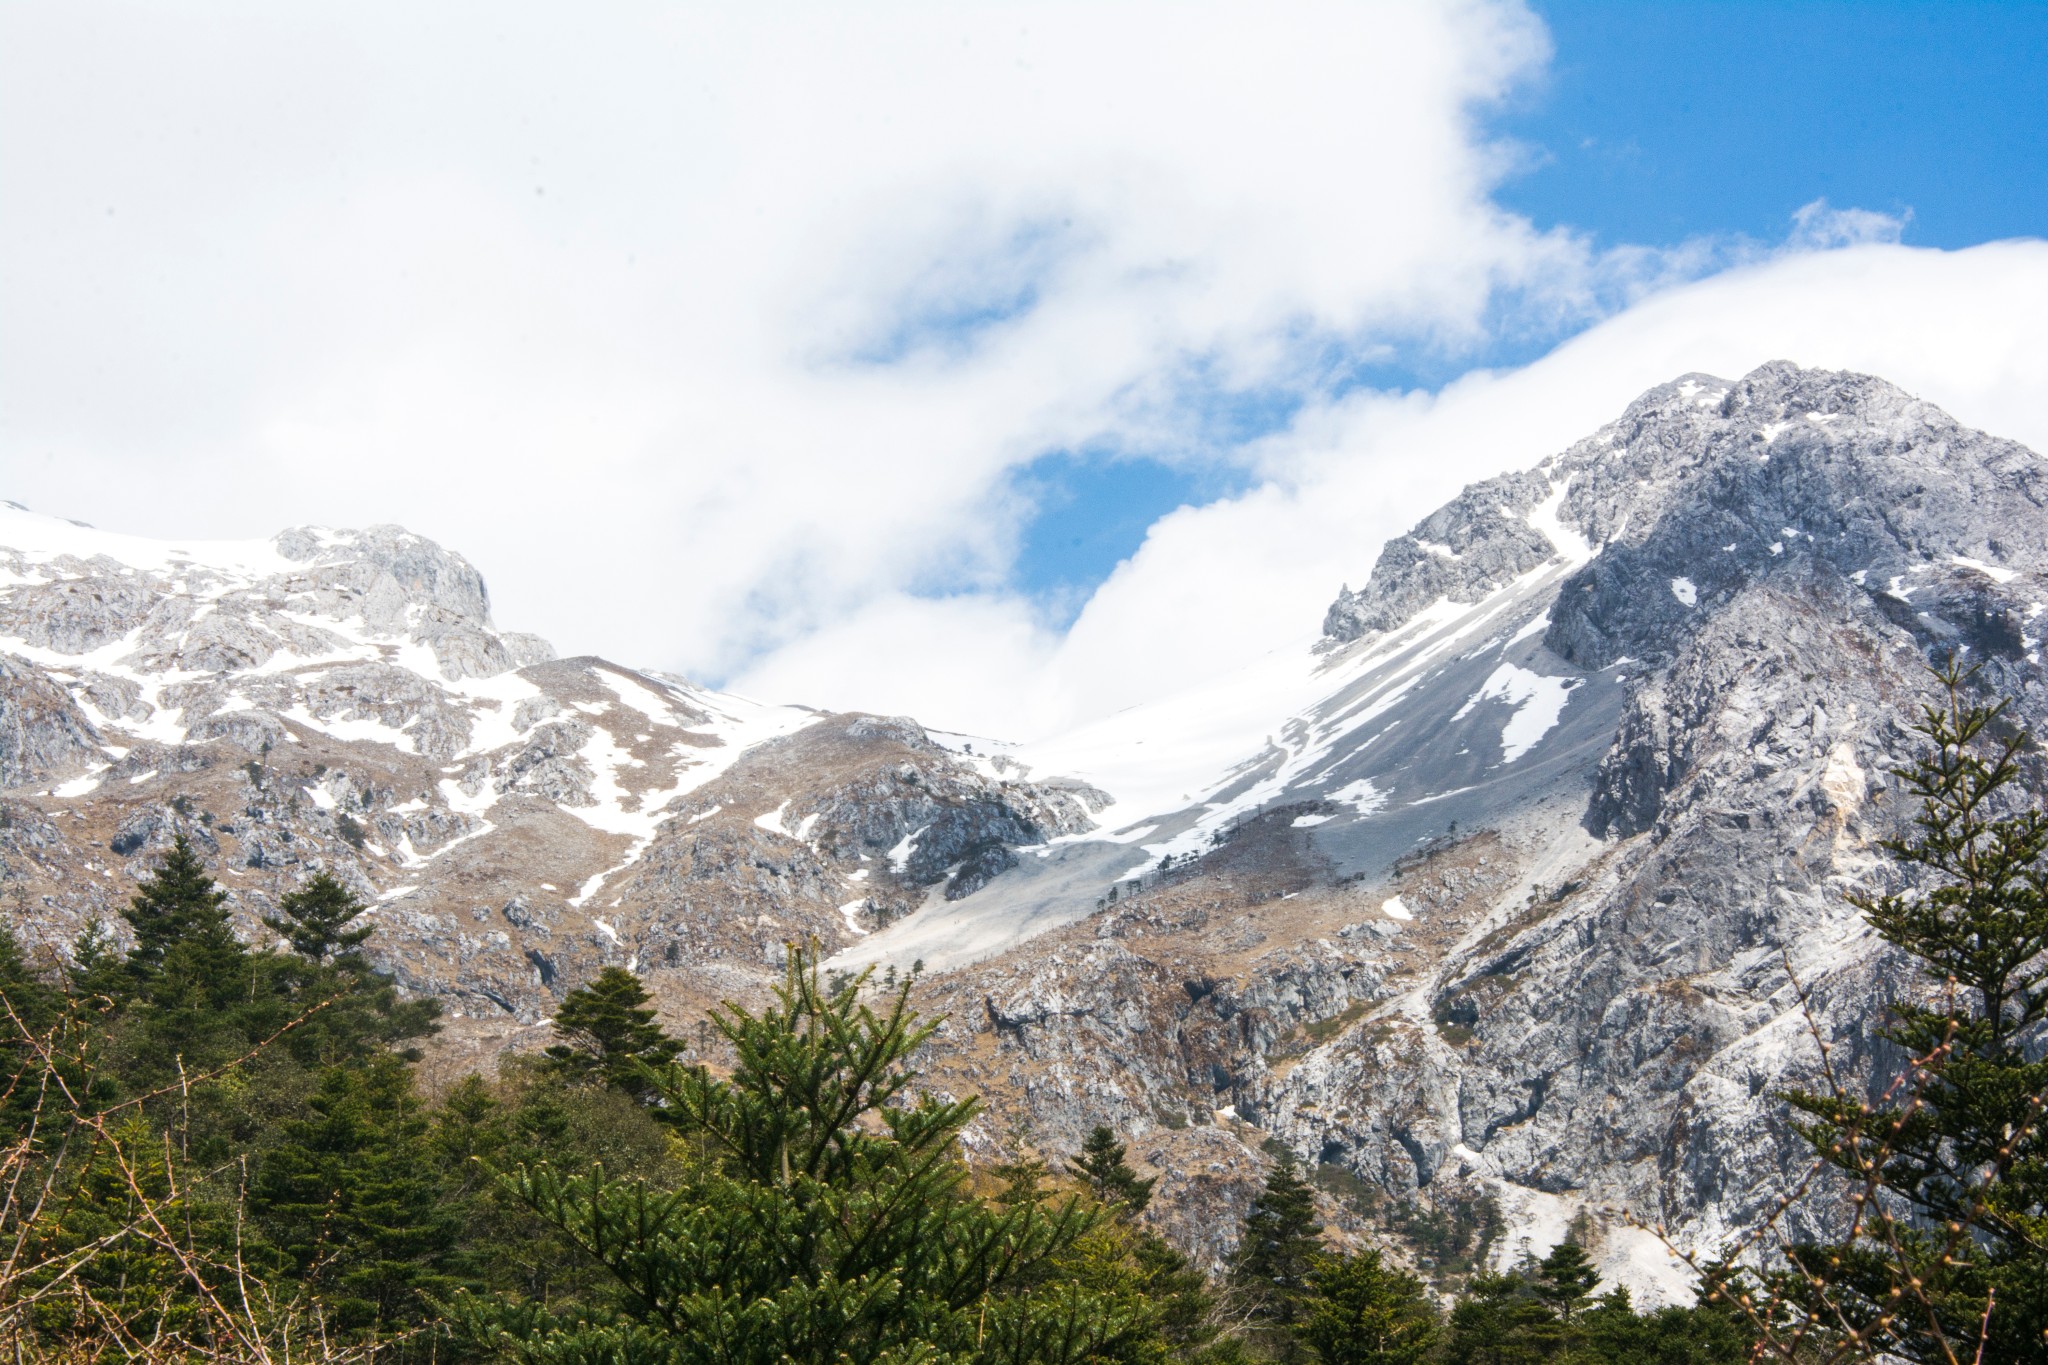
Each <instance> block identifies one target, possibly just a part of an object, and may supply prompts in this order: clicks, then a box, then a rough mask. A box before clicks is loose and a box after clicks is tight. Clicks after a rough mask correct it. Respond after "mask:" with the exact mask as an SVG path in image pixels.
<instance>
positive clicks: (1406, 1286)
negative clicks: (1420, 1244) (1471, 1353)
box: [1296, 1250, 1441, 1365]
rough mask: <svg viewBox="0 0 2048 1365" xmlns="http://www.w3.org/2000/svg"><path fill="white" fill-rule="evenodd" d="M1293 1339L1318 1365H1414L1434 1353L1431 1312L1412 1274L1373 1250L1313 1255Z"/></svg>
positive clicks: (1436, 1328)
mask: <svg viewBox="0 0 2048 1365" xmlns="http://www.w3.org/2000/svg"><path fill="white" fill-rule="evenodd" d="M1308 1288H1309V1294H1308V1298H1307V1299H1306V1301H1305V1302H1304V1303H1303V1305H1302V1315H1301V1323H1300V1326H1299V1327H1298V1328H1297V1329H1296V1335H1297V1336H1298V1337H1299V1338H1300V1340H1301V1341H1302V1342H1303V1343H1305V1344H1306V1345H1308V1346H1310V1347H1312V1348H1314V1350H1315V1352H1316V1355H1317V1356H1318V1357H1319V1358H1320V1359H1321V1360H1322V1362H1323V1365H1419V1362H1421V1361H1424V1360H1427V1359H1428V1358H1429V1357H1430V1355H1431V1354H1432V1353H1433V1352H1434V1350H1435V1348H1436V1342H1437V1338H1438V1337H1439V1335H1440V1334H1441V1328H1440V1327H1439V1325H1438V1323H1437V1317H1436V1311H1435V1310H1434V1309H1432V1308H1431V1307H1430V1305H1429V1298H1428V1296H1427V1295H1426V1294H1424V1293H1423V1289H1422V1282H1421V1281H1420V1280H1418V1279H1416V1278H1415V1277H1414V1276H1413V1275H1409V1274H1406V1273H1405V1272H1403V1271H1399V1270H1396V1269H1394V1268H1392V1267H1390V1266H1388V1265H1387V1264H1386V1263H1385V1261H1384V1260H1383V1259H1382V1258H1381V1256H1380V1253H1379V1252H1377V1251H1374V1250H1366V1251H1360V1252H1356V1253H1354V1254H1352V1255H1349V1256H1319V1257H1317V1258H1316V1260H1315V1262H1314V1266H1313V1268H1312V1269H1311V1270H1310V1272H1309V1285H1308Z"/></svg>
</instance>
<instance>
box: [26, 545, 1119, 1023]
mask: <svg viewBox="0 0 2048 1365" xmlns="http://www.w3.org/2000/svg"><path fill="white" fill-rule="evenodd" d="M1103 799H1105V798H1102V797H1101V796H1100V794H1099V793H1091V792H1089V791H1088V790H1087V789H1085V788H1081V787H1074V786H1071V785H1070V786H1065V787H1057V788H1055V787H1041V786H1039V785H1035V784H1032V783H1028V782H1023V781H1020V780H1017V778H1016V775H1015V774H1014V773H1012V774H1005V773H1002V772H1000V771H997V770H996V769H995V768H994V767H993V766H992V765H990V764H989V763H987V762H986V761H984V760H978V759H975V758H973V757H972V756H971V755H965V754H958V753H955V752H954V751H952V750H950V749H947V748H946V747H944V746H943V745H941V744H939V743H938V742H936V741H934V740H933V739H932V738H930V737H929V736H928V735H926V733H925V732H924V731H923V730H922V729H921V728H920V727H919V726H917V725H916V724H915V723H914V722H911V721H908V720H902V719H884V718H877V717H863V716H833V715H827V714H823V713H819V712H814V711H810V710H807V709H804V708H801V707H764V706H760V705H758V704H755V703H751V702H746V701H744V700H742V699H739V698H733V697H726V696H722V695H719V694H716V693H709V692H705V691H703V690H701V689H698V688H695V687H692V686H690V685H689V684H687V683H684V682H682V681H681V680H679V679H672V678H665V677H660V676H656V675H651V674H643V673H637V672H634V671H632V670H630V669H625V668H621V667H619V666H617V665H614V664H610V663H607V662H605V661H603V660H600V659H593V658H583V659H555V658H554V657H553V652H552V651H551V650H550V649H549V648H548V647H547V645H546V644H545V642H543V641H540V640H538V639H536V638H535V637H532V636H525V635H518V634H513V633H506V632H501V631H499V630H498V629H497V628H496V627H495V625H494V624H493V623H492V620H491V617H490V611H489V600H488V597H487V596H486V594H485V591H484V585H483V580H482V579H481V577H479V576H478V574H477V572H476V571H475V569H474V568H472V567H471V566H470V565H469V564H468V563H467V562H466V561H464V560H463V559H461V558H460V557H459V556H457V555H454V554H451V553H449V552H447V551H446V550H443V549H441V548H440V547H439V546H436V545H434V544H433V543H431V542H429V541H426V540H424V539H421V538H420V537H418V536H414V535H411V534H409V533H406V532H404V531H400V530H398V529H396V528H391V527H374V528H371V529H370V530H367V531H362V532H329V531H323V530H315V529H309V528H300V529H296V530H292V531H287V532H285V533H283V534H282V535H280V536H278V537H276V538H275V539H274V540H272V541H269V542H262V543H255V544H246V545H191V546H176V545H166V544H158V543H154V542H144V541H135V540H131V539H128V538H125V537H118V536H109V535H104V534H101V533H98V532H95V531H93V530H91V529H90V528H86V527H79V526H75V525H72V524H69V523H63V522H57V521H54V520H52V519H49V518H42V517H36V516H33V515H31V514H28V513H25V512H23V511H22V510H21V509H19V508H13V507H9V508H7V509H5V510H4V511H0V815H4V817H5V818H4V820H0V858H4V859H5V863H6V871H7V875H8V877H9V879H10V881H11V883H12V888H13V893H14V900H15V902H16V903H17V905H18V906H19V907H20V909H21V911H22V913H21V916H20V918H21V919H22V921H23V922H22V923H21V925H20V928H21V929H22V931H23V932H24V934H25V935H26V936H27V937H28V938H29V939H30V940H31V941H32V942H34V943H37V944H39V945H41V946H42V947H43V948H44V950H46V951H49V952H53V953H56V954H59V955H61V954H62V953H63V951H65V948H66V946H67V945H68V943H69V942H70V940H71V939H72V938H73V937H74V936H75V935H76V934H77V933H78V932H79V931H80V930H81V929H82V928H83V927H84V926H85V925H86V924H87V923H89V922H90V921H92V920H95V919H98V920H103V921H106V922H108V923H109V924H110V925H113V926H114V927H116V928H119V927H120V926H119V923H118V919H117V915H116V910H117V907H118V906H119V904H120V903H121V901H122V900H123V899H124V898H125V897H126V896H127V895H129V894H130V893H131V891H132V887H133V883H134V880H135V879H136V878H137V877H138V876H141V875H144V874H145V873H146V870H147V868H148V865H149V863H150V860H151V859H152V858H153V857H155V856H156V855H157V854H158V853H160V852H161V850H162V849H163V848H164V847H166V846H167V845H168V844H169V842H170V840H171V838H172V837H173V836H174V835H175V834H176V833H178V832H183V833H185V834H187V835H188V836H189V837H191V838H192V839H193V840H194V841H195V842H196V843H198V844H199V846H200V847H201V848H202V849H203V850H205V851H206V852H207V853H208V855H209V856H210V857H212V858H213V859H214V861H215V865H216V868H217V871H218V872H219V874H220V875H221V878H222V880H223V882H224V883H225V884H226V885H228V886H229V887H230V888H232V890H233V892H234V899H233V901H232V904H233V906H234V908H235V909H236V910H237V912H238V915H239V917H240V920H241V923H242V924H243V927H244V929H245V931H246V932H247V933H249V934H250V936H251V937H252V938H261V937H263V931H261V930H260V929H259V928H258V925H259V924H260V921H261V917H262V915H263V914H264V913H266V912H268V911H270V910H271V908H272V906H273V903H274V900H275V897H276V896H277V895H279V894H281V893H282V892H283V891H285V890H288V889H290V887H291V886H292V885H294V884H296V882H297V881H298V880H300V879H301V878H303V877H304V876H305V875H307V874H308V873H310V872H311V871H312V870H314V869H325V870H328V871H331V872H333V873H335V874H336V875H337V876H339V877H341V878H342V879H343V880H345V881H347V882H348V883H349V884H350V885H352V886H353V887H354V888H355V889H356V890H357V892H358V893H359V894H360V895H361V896H362V897H363V898H364V899H365V900H366V901H367V902H368V903H369V904H370V905H371V907H372V908H371V910H370V911H369V915H370V917H371V920H372V922H373V923H374V924H375V925H376V930H377V931H376V933H375V934H374V935H373V937H372V939H371V940H370V948H371V952H372V956H373V958H374V959H375V960H377V961H378V962H379V963H380V965H382V966H384V967H386V968H387V969H388V970H390V971H391V972H393V973H394V974H395V975H396V976H397V978H398V979H399V981H400V982H401V984H402V985H404V986H405V987H406V988H407V989H408V990H411V991H415V992H420V993H429V994H434V995H438V996H441V997H442V998H443V999H444V1000H445V1001H446V1002H447V1004H448V1006H449V1009H450V1013H451V1021H450V1023H451V1029H450V1036H449V1038H448V1039H447V1040H445V1041H447V1042H448V1043H449V1044H450V1046H458V1045H461V1044H463V1043H465V1042H476V1043H477V1045H479V1046H483V1047H485V1048H486V1050H488V1048H489V1047H491V1046H495V1045H498V1044H500V1043H504V1042H506V1041H508V1040H517V1039H519V1038H521V1037H522V1036H523V1035H524V1034H525V1032H526V1031H528V1030H529V1029H530V1028H531V1026H533V1025H535V1024H537V1023H538V1022H540V1021H542V1020H544V1019H545V1018H547V1016H549V1015H550V1014H551V1013H552V1012H553V1007H554V1002H555V1001H557V1000H559V999H560V998H561V996H562V995H563V994H564V993H565V992H567V991H569V990H571V989H573V988H574V987H575V986H576V985H577V984H579V983H580V982H581V981H582V980H583V979H585V978H586V977H587V976H589V975H590V974H592V973H594V972H595V971H597V970H598V969H599V968H600V967H602V966H605V965H610V964H614V963H616V964H619V965H630V966H633V967H635V968H636V969H638V970H640V971H642V972H643V973H645V974H646V975H647V976H648V977H649V978H650V980H651V981H652V982H653V984H654V985H655V987H656V989H657V991H659V992H660V993H662V994H663V995H665V996H667V997H669V998H671V999H672V1000H673V1002H674V1004H675V1007H676V1009H677V1011H678V1012H679V1013H687V1012H688V1011H690V1010H693V1009H694V1008H696V1007H697V1006H698V1005H700V1004H702V1003H703V1002H704V1001H705V1000H707V999H715V998H718V997H720V996H723V995H727V994H732V993H739V994H741V995H746V994H749V993H751V992H753V991H755V990H758V989H759V988H760V986H761V984H762V982H764V981H765V980H767V979H769V977H770V976H771V974H772V972H773V970H774V969H775V967H776V966H777V965H779V963H780V961H781V959H782V953H783V945H784V944H785V943H786V942H789V941H791V940H797V941H802V940H806V939H817V940H819V941H820V942H822V943H824V944H826V945H829V946H834V947H836V946H838V945H841V944H844V943H850V942H853V941H855V940H856V939H858V938H859V937H860V936H861V935H862V934H865V933H867V932H869V931H870V930H871V929H873V928H875V927H878V926H879V925H880V924H882V923H884V922H886V921H887V920H888V919H889V918H891V917H894V916H898V915H901V914H903V913H904V912H905V911H907V910H908V909H910V908H911V907H912V906H914V905H915V904H917V903H918V902H920V901H921V900H922V899H924V898H925V897H926V896H927V895H932V896H944V895H954V896H960V895H966V894H968V893H970V892H971V891H972V890H974V889H975V888H976V887H978V886H979V885H981V884H982V883H984V882H985V881H986V880H987V879H988V878H989V877H990V876H993V875H995V873H996V872H999V871H1000V870H1001V869H1002V868H1003V867H1004V866H1005V865H1006V864H1007V862H1009V861H1014V854H1012V853H1011V852H1010V848H1011V846H1012V845H1014V844H1017V843H1026V844H1029V843H1042V842H1044V841H1045V840H1046V839H1049V838H1053V837H1057V836H1059V835H1061V834H1066V833H1071V832H1074V831H1076V830H1081V829H1086V828H1088V827H1089V817H1088V809H1089V803H1090V801H1091V800H1093V801H1095V802H1096V803H1098V804H1099V803H1100V802H1101V801H1102V800H1103Z"/></svg>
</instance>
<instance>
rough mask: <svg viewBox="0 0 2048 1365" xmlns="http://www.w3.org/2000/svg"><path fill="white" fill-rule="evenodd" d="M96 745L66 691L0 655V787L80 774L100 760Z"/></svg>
mask: <svg viewBox="0 0 2048 1365" xmlns="http://www.w3.org/2000/svg"><path fill="white" fill-rule="evenodd" d="M100 746H101V739H100V734H99V731H98V730H96V729H95V728H94V727H93V724H92V722H91V721H89V720H87V719H86V717H85V713H84V712H83V711H81V710H80V709H79V708H78V704H77V703H76V702H75V701H73V700H72V699H71V694H70V693H69V692H67V691H65V690H64V689H63V688H62V687H59V686H58V685H57V684H56V683H54V682H52V681H51V680H50V679H49V678H48V677H46V676H45V675H44V673H43V671H42V670H41V669H39V668H37V667H36V666H35V665H34V664H31V663H29V662H28V661H27V660H25V659H19V658H16V657H14V656H12V655H6V654H0V788H13V787H26V786H30V785H32V784H39V783H44V782H50V781H53V780H61V779H63V778H66V777H71V776H73V775H75V774H77V773H81V772H84V771H86V770H87V769H88V768H91V767H94V766H96V765H98V764H100V763H102V762H104V761H105V756H104V755H103V754H102V753H101V747H100Z"/></svg>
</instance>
